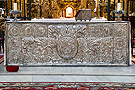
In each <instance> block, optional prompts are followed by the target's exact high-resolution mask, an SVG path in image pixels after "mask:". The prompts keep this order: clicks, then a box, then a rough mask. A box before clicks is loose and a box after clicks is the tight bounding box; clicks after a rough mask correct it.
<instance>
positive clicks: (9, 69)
mask: <svg viewBox="0 0 135 90" xmlns="http://www.w3.org/2000/svg"><path fill="white" fill-rule="evenodd" d="M6 70H7V71H9V72H17V71H18V70H19V66H6Z"/></svg>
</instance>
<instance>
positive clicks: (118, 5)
mask: <svg viewBox="0 0 135 90" xmlns="http://www.w3.org/2000/svg"><path fill="white" fill-rule="evenodd" d="M120 10H121V3H117V11H120Z"/></svg>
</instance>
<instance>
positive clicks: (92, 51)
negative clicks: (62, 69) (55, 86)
mask: <svg viewBox="0 0 135 90" xmlns="http://www.w3.org/2000/svg"><path fill="white" fill-rule="evenodd" d="M5 29H6V33H5V39H6V41H5V44H6V47H5V48H6V49H5V50H6V65H18V66H128V65H129V58H130V23H129V22H127V21H122V22H116V21H104V22H87V21H86V22H76V21H43V22H40V21H18V22H12V21H8V22H6V23H5Z"/></svg>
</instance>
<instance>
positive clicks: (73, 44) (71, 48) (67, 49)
mask: <svg viewBox="0 0 135 90" xmlns="http://www.w3.org/2000/svg"><path fill="white" fill-rule="evenodd" d="M77 52H78V44H77V40H76V39H74V38H73V37H71V36H61V37H60V38H58V41H57V53H58V55H59V56H60V57H61V58H63V59H65V60H70V59H72V58H74V57H75V56H76V54H77Z"/></svg>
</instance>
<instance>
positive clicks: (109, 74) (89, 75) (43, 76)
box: [0, 63, 135, 83]
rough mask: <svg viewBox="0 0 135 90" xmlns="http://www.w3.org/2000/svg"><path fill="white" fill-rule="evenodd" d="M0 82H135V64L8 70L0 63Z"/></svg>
mask: <svg viewBox="0 0 135 90" xmlns="http://www.w3.org/2000/svg"><path fill="white" fill-rule="evenodd" d="M0 82H125V83H135V65H132V66H129V67H62V68H61V67H20V68H19V71H18V72H7V71H6V67H5V66H4V65H3V63H2V64H0Z"/></svg>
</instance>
